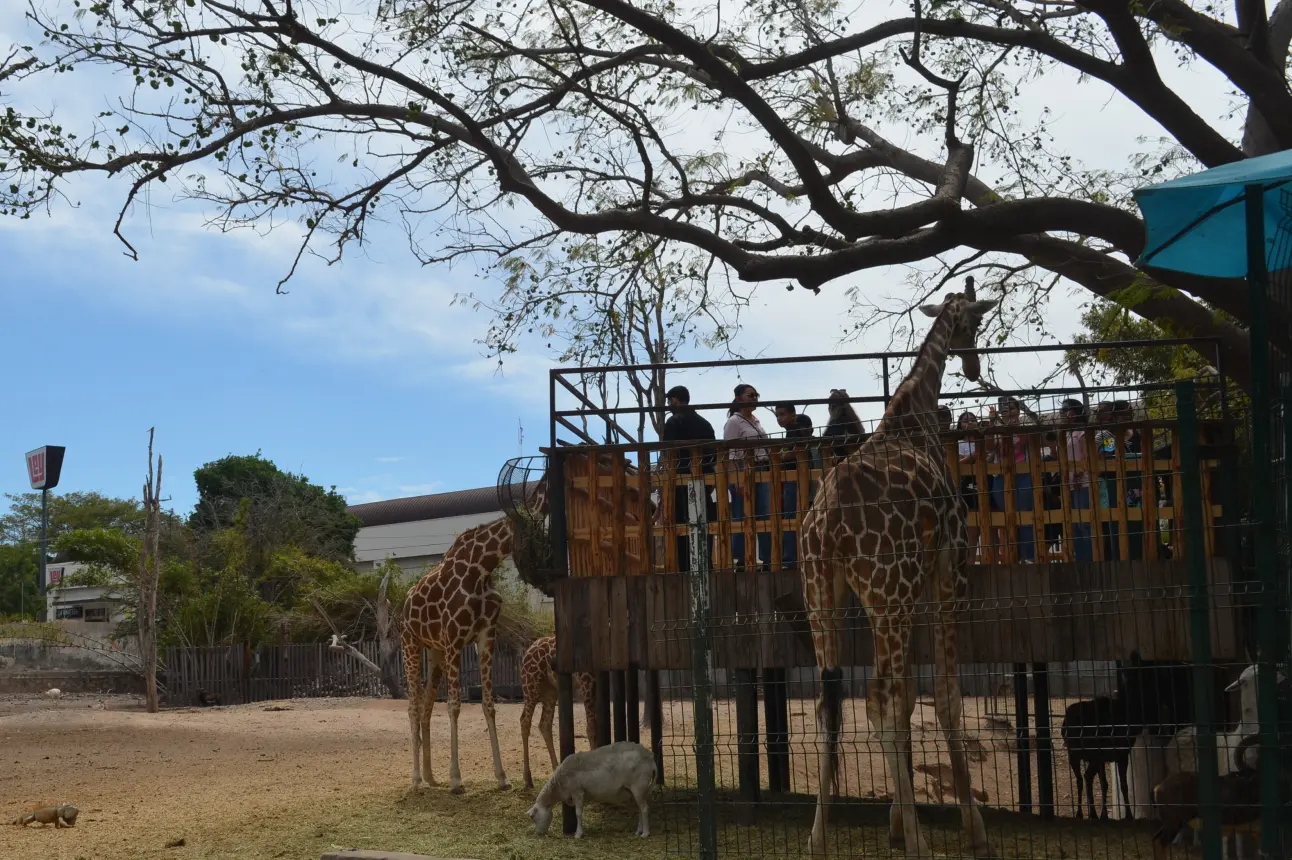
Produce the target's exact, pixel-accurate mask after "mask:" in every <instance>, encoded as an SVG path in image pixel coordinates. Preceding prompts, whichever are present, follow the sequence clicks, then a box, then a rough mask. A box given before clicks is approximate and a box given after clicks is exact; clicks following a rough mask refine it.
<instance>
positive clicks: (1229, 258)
mask: <svg viewBox="0 0 1292 860" xmlns="http://www.w3.org/2000/svg"><path fill="white" fill-rule="evenodd" d="M1249 185H1260V186H1262V187H1263V188H1264V189H1265V193H1264V195H1263V196H1264V203H1265V263H1266V270H1267V271H1271V272H1272V271H1277V270H1279V269H1284V268H1287V267H1288V266H1292V259H1288V258H1287V257H1288V255H1287V247H1288V237H1283V238H1282V241H1279V242H1277V244H1278V246H1279V247H1280V248H1281V249H1282V251H1281V253H1280V254H1279V256H1280V257H1282V258H1283V259H1278V260H1276V259H1274V258H1273V251H1274V249H1275V245H1276V240H1277V239H1279V235H1278V233H1279V223H1280V222H1281V221H1286V220H1287V219H1288V218H1289V217H1292V149H1287V150H1284V151H1282V152H1276V153H1273V154H1272V155H1262V156H1260V157H1259V158H1248V159H1245V160H1243V161H1236V162H1234V163H1232V164H1222V165H1221V166H1220V167H1213V168H1211V169H1210V170H1204V171H1202V172H1201V173H1195V174H1193V175H1192V176H1183V177H1181V178H1179V179H1172V180H1171V181H1170V182H1162V183H1159V184H1157V185H1148V186H1145V187H1144V188H1140V189H1138V190H1136V191H1135V202H1136V203H1138V204H1139V208H1140V212H1142V213H1144V223H1145V226H1146V228H1147V233H1148V236H1147V242H1146V243H1145V249H1144V253H1143V254H1141V255H1140V258H1139V260H1138V261H1136V262H1137V264H1138V265H1141V266H1152V267H1155V268H1159V269H1170V270H1172V271H1176V272H1188V273H1189V274H1193V275H1203V276H1207V277H1213V278H1243V277H1246V276H1247V214H1246V206H1245V205H1244V202H1243V200H1244V196H1245V190H1246V188H1247V186H1249ZM1286 229H1287V228H1286V227H1284V230H1286Z"/></svg>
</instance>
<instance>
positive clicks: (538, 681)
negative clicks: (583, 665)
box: [520, 636, 597, 788]
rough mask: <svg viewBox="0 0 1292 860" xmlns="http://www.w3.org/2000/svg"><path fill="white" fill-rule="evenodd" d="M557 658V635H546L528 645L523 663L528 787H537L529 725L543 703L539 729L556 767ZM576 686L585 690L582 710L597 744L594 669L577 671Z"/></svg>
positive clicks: (590, 741) (590, 739) (523, 734)
mask: <svg viewBox="0 0 1292 860" xmlns="http://www.w3.org/2000/svg"><path fill="white" fill-rule="evenodd" d="M555 661H556V637H555V636H544V637H543V638H542V639H535V640H534V642H533V644H531V645H530V646H529V647H528V648H526V649H525V656H524V658H523V659H522V660H521V664H520V686H521V691H522V692H523V693H524V694H525V708H524V710H522V711H521V712H520V742H521V746H522V747H523V748H524V751H525V787H526V788H533V787H534V778H533V776H532V775H531V774H530V772H529V729H530V726H531V725H533V722H534V708H535V707H537V706H538V705H542V706H543V713H542V714H540V715H539V718H538V731H539V733H540V734H541V735H542V736H543V740H544V741H545V742H546V743H547V755H548V757H549V758H550V759H551V760H552V770H556V747H555V746H554V745H553V744H552V713H553V710H554V708H555V707H556V673H555V672H554V671H552V666H553V665H554V663H555ZM574 683H575V686H577V687H578V688H579V691H580V692H581V693H582V694H583V713H584V716H585V717H586V718H587V735H588V748H589V749H595V748H596V746H597V687H596V680H595V679H594V678H593V676H592V675H591V673H588V672H575V673H574Z"/></svg>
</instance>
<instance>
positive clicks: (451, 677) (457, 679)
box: [444, 652, 462, 794]
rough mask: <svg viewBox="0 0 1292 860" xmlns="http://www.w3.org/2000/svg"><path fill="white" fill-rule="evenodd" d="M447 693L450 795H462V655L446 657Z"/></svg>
mask: <svg viewBox="0 0 1292 860" xmlns="http://www.w3.org/2000/svg"><path fill="white" fill-rule="evenodd" d="M444 678H445V682H446V683H445V688H446V690H445V692H446V693H447V694H448V695H447V698H448V707H449V793H450V794H461V793H462V771H461V770H460V769H459V768H458V715H459V714H461V713H462V654H461V652H452V653H446V654H445V655H444Z"/></svg>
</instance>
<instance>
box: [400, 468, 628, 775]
mask: <svg viewBox="0 0 1292 860" xmlns="http://www.w3.org/2000/svg"><path fill="white" fill-rule="evenodd" d="M566 456H567V457H569V456H586V455H580V454H567V455H566ZM611 462H612V461H611V459H610V457H609V455H605V454H602V455H600V456H599V457H598V470H599V471H605V470H607V469H608V467H609V465H610V463H611ZM622 467H623V468H625V469H626V471H627V472H628V473H629V474H630V475H631V474H634V473H635V471H636V470H635V469H634V468H633V467H632V465H631V464H630V463H628V462H627V461H622ZM597 495H598V496H599V497H600V496H601V495H602V493H598V494H597ZM624 495H625V508H626V510H627V511H632V510H634V507H635V505H636V503H637V501H638V500H639V499H640V492H639V491H638V490H637V488H636V486H635V484H630V485H629V486H628V487H627V488H626V492H625V494H624ZM548 498H549V497H548V486H547V475H546V474H544V475H543V477H542V478H540V479H539V480H538V481H537V482H535V485H534V487H533V488H532V490H530V491H529V494H528V496H527V497H526V498H525V500H524V507H526V508H528V509H529V510H530V511H531V513H532V514H534V515H537V516H539V517H545V516H547V515H548ZM612 507H613V506H612ZM513 539H514V526H513V519H512V516H511V515H508V514H504V515H502V516H500V517H498V518H497V519H495V520H491V521H490V522H487V523H483V524H481V525H478V526H473V527H472V528H469V529H467V530H466V531H464V532H462V533H461V534H460V535H458V536H457V538H455V539H454V541H453V543H452V545H451V546H450V547H449V548H448V550H447V551H446V552H445V553H444V557H443V558H442V559H441V560H440V562H439V564H437V565H436V566H435V567H433V568H431V569H430V570H429V571H427V572H426V574H425V575H424V576H422V578H421V579H419V580H418V581H417V583H416V584H415V585H414V586H413V587H412V588H411V589H409V591H408V596H407V597H406V598H405V599H404V605H403V611H402V613H401V616H402V619H401V620H402V625H401V629H400V637H399V638H400V646H401V649H402V651H403V656H404V677H405V680H406V682H407V684H408V728H409V733H410V734H411V736H412V741H413V743H412V747H413V776H412V783H413V789H414V790H416V789H417V788H418V787H419V786H420V785H421V783H422V775H423V773H425V777H426V782H427V784H429V785H435V784H436V783H435V776H434V771H433V770H432V768H431V744H430V729H431V713H432V712H433V710H434V707H435V695H436V693H437V692H438V690H439V686H440V680H441V679H442V678H443V679H446V680H447V687H448V690H447V692H448V708H449V726H450V735H449V790H450V791H451V792H452V793H453V794H460V793H462V776H461V771H460V770H459V768H458V715H459V713H460V712H461V710H462V688H461V685H460V680H459V675H460V668H461V663H462V651H463V650H464V649H465V648H466V646H467V645H469V644H470V643H472V642H475V643H476V653H477V656H478V660H479V665H480V706H481V709H482V710H483V711H484V716H485V725H486V726H487V728H488V731H489V745H490V748H491V751H492V753H493V770H494V776H495V777H496V778H497V780H498V788H499V790H501V791H506V790H507V789H509V788H510V787H511V786H510V784H509V783H508V782H507V775H506V773H504V772H503V767H502V754H501V752H500V751H499V748H498V729H497V725H496V722H495V719H494V716H495V709H494V702H493V649H494V641H495V639H496V638H497V625H498V614H499V612H500V611H501V609H502V598H501V596H499V594H498V592H497V591H496V590H495V589H494V585H493V572H494V570H496V569H497V567H498V565H499V564H501V563H502V561H503V559H505V558H506V557H507V556H509V555H510V554H511V552H512V543H513ZM564 561H565V560H564V559H561V560H560V563H564ZM424 651H425V653H426V654H427V655H428V657H429V659H430V666H429V671H428V673H427V683H426V684H423V683H422V655H423V652H424Z"/></svg>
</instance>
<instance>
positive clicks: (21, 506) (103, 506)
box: [0, 491, 144, 545]
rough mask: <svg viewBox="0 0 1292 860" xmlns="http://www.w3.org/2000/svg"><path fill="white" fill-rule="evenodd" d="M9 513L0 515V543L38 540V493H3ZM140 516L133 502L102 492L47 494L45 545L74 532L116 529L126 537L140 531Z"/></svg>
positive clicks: (136, 501)
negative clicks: (46, 537)
mask: <svg viewBox="0 0 1292 860" xmlns="http://www.w3.org/2000/svg"><path fill="white" fill-rule="evenodd" d="M5 498H6V499H8V500H9V510H8V511H7V512H6V513H5V514H4V516H0V543H7V544H19V543H25V542H39V541H40V493H39V492H32V493H6V494H5ZM143 527H144V514H143V509H142V508H141V507H140V505H139V501H138V500H137V499H114V498H111V497H109V496H105V495H103V494H102V493H97V492H93V491H89V492H70V493H50V496H49V542H50V544H51V545H52V544H53V543H54V542H55V541H56V540H57V539H58V538H59V536H61V535H63V534H65V533H67V532H70V531H75V530H77V529H89V528H105V529H119V530H120V531H122V532H124V533H125V534H128V535H139V534H141V533H142V532H143Z"/></svg>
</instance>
